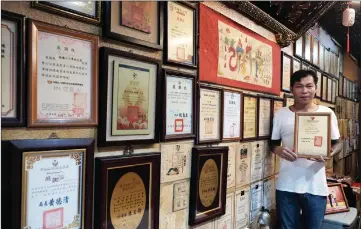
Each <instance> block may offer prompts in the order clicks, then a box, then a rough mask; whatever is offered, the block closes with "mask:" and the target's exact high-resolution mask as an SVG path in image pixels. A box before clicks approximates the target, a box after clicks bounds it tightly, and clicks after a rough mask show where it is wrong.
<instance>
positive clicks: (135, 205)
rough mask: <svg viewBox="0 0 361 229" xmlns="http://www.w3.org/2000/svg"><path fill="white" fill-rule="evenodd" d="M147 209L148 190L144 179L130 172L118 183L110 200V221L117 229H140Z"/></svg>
mask: <svg viewBox="0 0 361 229" xmlns="http://www.w3.org/2000/svg"><path fill="white" fill-rule="evenodd" d="M145 207H146V190H145V186H144V183H143V180H142V178H141V177H140V176H139V175H138V174H136V173H134V172H128V173H126V174H124V176H122V177H121V178H120V179H119V181H118V182H117V184H116V186H115V188H114V190H113V193H112V198H111V200H110V219H111V222H112V224H113V227H114V228H116V229H118V228H119V229H120V228H122V229H136V228H138V226H139V224H140V222H141V220H142V218H143V215H144V210H145Z"/></svg>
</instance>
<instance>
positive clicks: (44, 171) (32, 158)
mask: <svg viewBox="0 0 361 229" xmlns="http://www.w3.org/2000/svg"><path fill="white" fill-rule="evenodd" d="M2 147H3V149H5V150H6V151H7V152H9V153H10V154H11V161H9V162H8V163H9V164H11V168H10V172H11V176H10V177H12V181H11V195H10V196H8V197H9V198H10V199H11V206H9V208H7V209H11V212H12V213H11V215H12V217H11V219H9V222H8V223H9V224H11V225H12V226H9V227H8V228H24V227H26V226H28V227H32V228H37V227H42V226H43V222H46V217H47V215H50V214H49V213H58V214H61V213H62V212H63V210H64V211H69V209H67V208H71V207H73V208H77V210H76V212H77V213H76V215H74V216H69V215H67V216H66V215H65V214H64V216H63V217H62V218H61V221H60V223H63V225H60V224H58V225H56V226H61V227H62V226H66V227H67V226H68V224H69V225H78V226H79V227H81V228H89V227H92V225H93V220H92V219H93V214H92V209H93V172H94V171H93V164H94V139H92V138H80V139H40V140H39V139H36V140H35V139H32V140H11V141H3V142H2ZM73 160H75V162H73ZM54 168H55V169H56V172H57V173H55V174H54V173H51V172H52V171H51V170H54ZM32 171H34V172H32ZM49 171H51V172H49ZM76 177H78V179H79V184H78V185H74V186H75V187H77V188H76V190H67V191H66V192H65V193H66V194H65V193H64V192H63V193H62V194H61V195H60V194H59V195H58V194H56V192H55V194H54V193H52V191H51V190H49V189H50V188H49V187H53V186H56V187H55V188H58V189H59V188H60V187H61V186H62V185H65V184H68V183H69V182H73V181H74V178H75V180H77V179H76ZM39 182H40V183H43V184H39ZM44 185H45V186H47V187H45V188H44V187H43V186H44ZM68 186H69V184H68ZM36 188H37V189H36ZM53 188H54V187H53ZM34 190H36V191H34ZM39 190H42V191H41V193H40V194H39ZM63 190H64V188H63ZM28 192H31V196H32V198H29V199H28V198H27V195H30V194H29V193H28ZM75 196H78V197H79V196H80V198H79V199H78V201H76V202H75V204H74V203H73V202H72V201H74V200H76V199H74V198H75ZM4 203H6V202H4ZM30 205H35V206H31V207H30ZM69 205H70V206H69ZM71 205H73V206H71ZM52 206H53V208H52ZM44 208H46V210H45V209H44ZM30 209H31V211H29V210H30ZM58 214H56V215H58ZM67 214H68V213H67ZM79 215H81V217H80V218H79ZM39 218H42V219H43V220H41V221H40V222H39ZM34 219H35V220H34ZM34 224H35V225H34Z"/></svg>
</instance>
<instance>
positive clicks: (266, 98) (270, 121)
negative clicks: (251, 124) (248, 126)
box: [257, 96, 273, 140]
mask: <svg viewBox="0 0 361 229" xmlns="http://www.w3.org/2000/svg"><path fill="white" fill-rule="evenodd" d="M261 100H267V101H269V114H268V124H267V125H268V130H269V132H268V134H261V133H260V126H261V124H260V122H261V115H263V114H264V112H265V111H264V110H261V104H262V102H261ZM257 104H258V105H257V106H258V108H257V111H258V117H257V119H258V122H257V123H258V124H257V139H258V140H264V139H269V138H270V137H271V135H272V129H271V124H272V113H273V112H272V109H273V106H272V98H270V97H264V96H258V101H257ZM265 129H267V126H266V128H265Z"/></svg>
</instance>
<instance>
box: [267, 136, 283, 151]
mask: <svg viewBox="0 0 361 229" xmlns="http://www.w3.org/2000/svg"><path fill="white" fill-rule="evenodd" d="M281 141H282V140H281V139H279V140H272V139H270V141H269V145H270V148H271V152H273V153H274V152H275V149H276V147H277V146H280V145H281Z"/></svg>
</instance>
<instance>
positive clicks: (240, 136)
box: [221, 89, 243, 142]
mask: <svg viewBox="0 0 361 229" xmlns="http://www.w3.org/2000/svg"><path fill="white" fill-rule="evenodd" d="M225 92H230V93H235V94H239V95H240V101H239V105H240V109H239V111H240V120H239V124H240V126H239V137H236V138H224V137H223V130H224V118H225V117H224V98H225V97H224V93H225ZM222 100H223V101H222V111H221V112H222V117H223V118H222V132H221V136H222V137H221V139H222V141H224V142H227V141H240V140H241V139H242V114H243V113H242V112H241V110H242V102H243V93H242V92H240V91H233V90H229V89H223V91H222Z"/></svg>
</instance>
